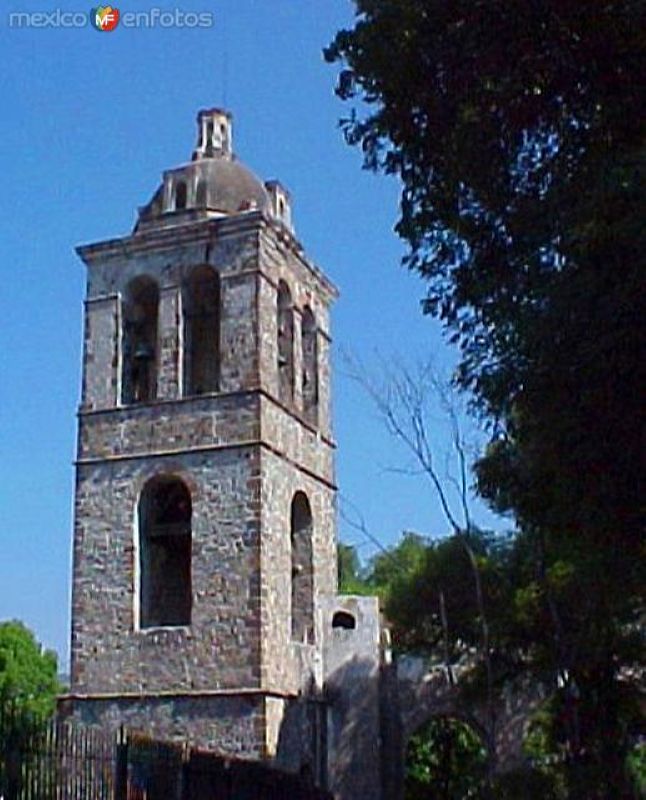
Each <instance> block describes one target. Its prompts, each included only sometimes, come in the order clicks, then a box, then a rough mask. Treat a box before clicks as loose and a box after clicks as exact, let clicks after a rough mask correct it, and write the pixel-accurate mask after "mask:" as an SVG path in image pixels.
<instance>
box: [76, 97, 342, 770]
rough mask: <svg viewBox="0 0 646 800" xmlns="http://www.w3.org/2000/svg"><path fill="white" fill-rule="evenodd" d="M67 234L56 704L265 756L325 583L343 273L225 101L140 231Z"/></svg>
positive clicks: (165, 182)
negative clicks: (68, 647)
mask: <svg viewBox="0 0 646 800" xmlns="http://www.w3.org/2000/svg"><path fill="white" fill-rule="evenodd" d="M78 253H79V255H80V257H81V259H82V260H83V261H84V263H85V265H86V266H87V270H88V280H87V297H86V301H85V340H84V355H83V380H82V400H81V406H80V411H79V433H78V460H77V466H76V495H75V525H74V567H73V594H72V686H71V693H70V696H69V698H68V703H69V707H70V708H71V713H72V714H73V715H74V716H75V717H76V718H78V719H80V720H83V721H85V722H97V723H101V724H103V725H107V726H111V725H118V724H126V725H129V726H130V727H133V728H139V729H143V730H145V731H146V732H147V733H149V734H150V735H152V736H155V737H157V738H163V739H169V738H182V739H187V740H189V741H191V742H193V743H196V744H199V745H201V746H206V747H213V748H216V749H218V750H219V751H224V752H228V753H231V754H244V755H245V756H251V757H259V758H262V757H272V756H273V755H275V753H276V750H277V748H278V746H279V740H280V737H281V736H283V735H284V730H283V727H284V722H285V719H286V709H287V707H288V705H289V703H290V701H291V700H292V699H293V698H295V697H297V696H298V695H299V693H302V692H303V691H304V687H306V685H308V684H310V685H316V684H318V685H320V684H321V681H322V676H321V670H322V666H321V652H322V637H323V635H324V634H323V630H322V626H323V622H322V620H323V616H322V612H321V611H320V609H321V608H322V604H323V605H325V604H324V603H323V599H324V598H330V597H333V596H334V595H335V592H336V542H335V516H334V495H335V485H334V470H333V452H334V444H333V441H332V435H331V425H330V366H329V351H330V335H329V310H330V305H331V303H332V302H333V300H334V299H335V297H336V290H335V288H334V286H333V285H332V284H331V283H330V281H329V280H328V279H327V278H326V277H325V275H323V273H322V272H321V271H320V270H318V269H317V268H316V267H315V266H314V265H313V264H312V263H311V262H310V261H308V259H307V258H306V257H305V255H304V253H303V250H302V248H301V246H300V245H299V243H298V241H297V239H296V238H295V235H294V230H293V228H292V223H291V209H290V196H289V193H288V192H287V191H286V190H285V189H284V188H283V187H282V186H281V184H280V183H278V182H276V181H273V182H268V183H262V182H261V181H259V180H258V179H257V178H256V177H255V176H254V175H253V174H252V173H251V172H250V171H249V170H248V169H247V168H246V167H244V166H243V165H242V164H241V163H240V161H238V160H237V158H236V157H235V155H234V154H233V150H232V130H231V116H230V114H228V113H227V112H225V111H222V110H219V109H210V110H205V111H201V112H200V113H199V115H198V137H197V143H196V146H195V149H194V151H193V154H192V160H191V161H190V162H188V163H186V164H183V165H182V166H179V167H176V168H174V169H170V170H168V171H167V172H165V173H164V174H163V179H162V183H161V185H160V186H159V188H158V189H157V191H156V192H155V194H154V196H153V197H152V199H151V201H150V202H149V203H148V204H147V205H146V206H144V207H143V208H141V209H140V210H139V215H138V221H137V223H136V225H135V228H134V230H133V232H132V233H131V234H130V235H128V236H125V237H123V238H117V239H110V240H108V241H104V242H100V243H98V244H91V245H86V246H83V247H79V248H78ZM327 607H330V608H331V609H332V610H333V608H332V605H331V601H329V600H328V601H327ZM324 727H325V726H322V727H321V730H319V731H318V733H317V731H316V730H314V729H312V730H310V734H312V736H313V737H314V740H315V744H314V745H313V746H312V748H310V754H309V755H308V756H306V755H302V756H299V758H301V762H302V763H301V765H300V766H302V764H303V763H304V762H305V761H307V760H308V759H309V764H308V766H310V767H311V768H312V769H313V771H314V772H316V770H315V768H316V765H315V764H314V765H313V764H312V763H311V762H312V759H313V758H314V756H312V751H315V750H316V749H317V747H319V745H317V744H316V741H318V740H317V739H316V737H317V736H318V737H319V739H320V740H321V741H322V740H323V739H324V738H325V731H324V730H323V728H324ZM312 731H313V732H312ZM308 735H309V734H308ZM295 768H299V765H298V764H296V765H295Z"/></svg>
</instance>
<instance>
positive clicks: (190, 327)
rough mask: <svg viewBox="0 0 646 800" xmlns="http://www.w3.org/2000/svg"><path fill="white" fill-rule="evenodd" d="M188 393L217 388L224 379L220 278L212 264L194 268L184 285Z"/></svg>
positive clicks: (185, 355)
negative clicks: (221, 374) (221, 376)
mask: <svg viewBox="0 0 646 800" xmlns="http://www.w3.org/2000/svg"><path fill="white" fill-rule="evenodd" d="M183 300H184V386H185V392H184V393H185V394H186V395H198V394H205V393H207V392H216V391H217V390H218V385H219V381H220V280H219V277H218V273H217V272H216V271H215V270H214V269H213V268H212V267H206V266H204V267H197V268H196V269H194V270H193V271H192V272H191V274H190V276H189V278H188V280H187V282H186V284H185V286H184V298H183Z"/></svg>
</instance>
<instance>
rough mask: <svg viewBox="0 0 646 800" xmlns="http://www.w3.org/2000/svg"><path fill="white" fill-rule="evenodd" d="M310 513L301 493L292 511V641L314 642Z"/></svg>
mask: <svg viewBox="0 0 646 800" xmlns="http://www.w3.org/2000/svg"><path fill="white" fill-rule="evenodd" d="M313 529H314V526H313V521H312V509H311V508H310V503H309V500H308V499H307V497H306V496H305V494H303V492H296V494H295V495H294V499H293V500H292V508H291V537H290V539H291V549H292V639H293V641H295V642H305V643H312V642H313V640H314V576H313V571H312V534H313Z"/></svg>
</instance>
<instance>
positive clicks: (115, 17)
mask: <svg viewBox="0 0 646 800" xmlns="http://www.w3.org/2000/svg"><path fill="white" fill-rule="evenodd" d="M90 21H91V22H92V25H93V26H94V27H95V28H96V30H97V31H106V32H107V31H113V30H114V29H115V28H116V27H117V25H118V24H119V9H118V8H113V7H112V6H98V7H97V8H93V9H92V11H90Z"/></svg>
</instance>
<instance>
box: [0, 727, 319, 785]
mask: <svg viewBox="0 0 646 800" xmlns="http://www.w3.org/2000/svg"><path fill="white" fill-rule="evenodd" d="M285 798H288V800H332V796H331V795H330V794H328V793H327V792H324V791H322V790H320V789H317V788H316V787H314V786H312V785H311V784H310V783H308V781H307V780H306V779H305V778H302V777H300V776H297V775H291V774H287V773H283V772H280V771H278V770H275V769H272V768H271V767H270V766H268V765H267V764H265V763H262V762H254V761H246V760H242V759H229V758H226V757H223V756H218V755H216V754H214V753H210V752H203V751H199V750H196V749H193V748H189V747H187V746H186V745H182V744H176V743H166V742H158V741H154V740H151V739H149V738H147V737H146V736H144V735H141V734H137V733H130V732H127V731H125V730H121V731H120V732H118V733H117V734H116V735H115V734H114V733H108V732H105V731H102V730H97V729H95V728H87V727H81V726H78V725H74V724H72V723H69V722H56V721H50V722H47V723H42V724H36V723H34V722H33V721H30V722H29V724H25V723H24V720H21V723H20V724H16V721H15V720H8V719H7V717H6V716H4V717H3V715H2V714H0V800H285Z"/></svg>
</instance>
